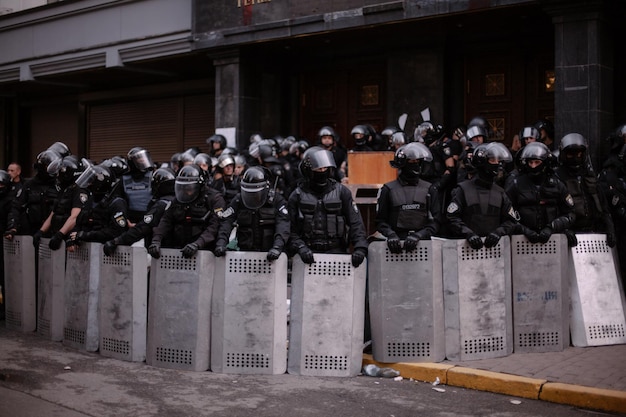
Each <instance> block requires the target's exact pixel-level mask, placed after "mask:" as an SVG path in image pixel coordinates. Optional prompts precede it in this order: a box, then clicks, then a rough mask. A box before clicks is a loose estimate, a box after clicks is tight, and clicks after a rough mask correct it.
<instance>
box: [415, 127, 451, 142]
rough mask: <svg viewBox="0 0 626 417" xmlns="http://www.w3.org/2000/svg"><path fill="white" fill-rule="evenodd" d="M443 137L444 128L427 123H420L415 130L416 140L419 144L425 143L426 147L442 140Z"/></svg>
mask: <svg viewBox="0 0 626 417" xmlns="http://www.w3.org/2000/svg"><path fill="white" fill-rule="evenodd" d="M443 135H445V131H444V130H443V126H441V125H438V124H434V123H432V122H430V121H426V122H422V123H420V125H419V126H417V127H416V128H415V133H414V138H415V141H417V142H424V143H425V144H426V145H430V144H431V143H433V142H436V141H438V140H439V139H441V138H442V137H443Z"/></svg>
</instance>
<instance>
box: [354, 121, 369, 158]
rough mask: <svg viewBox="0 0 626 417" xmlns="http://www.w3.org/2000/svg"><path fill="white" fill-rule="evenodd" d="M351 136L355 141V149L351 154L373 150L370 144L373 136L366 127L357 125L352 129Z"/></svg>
mask: <svg viewBox="0 0 626 417" xmlns="http://www.w3.org/2000/svg"><path fill="white" fill-rule="evenodd" d="M350 136H352V139H353V140H354V147H353V148H352V149H351V150H350V151H351V152H369V151H372V150H373V149H372V148H371V147H370V146H369V142H370V141H371V140H372V134H371V133H370V131H369V129H368V128H367V126H365V125H356V126H354V127H353V128H352V131H351V132H350Z"/></svg>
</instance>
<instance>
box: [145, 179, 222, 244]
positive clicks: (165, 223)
mask: <svg viewBox="0 0 626 417" xmlns="http://www.w3.org/2000/svg"><path fill="white" fill-rule="evenodd" d="M225 205H226V204H225V202H224V197H223V196H222V195H221V194H220V193H219V192H218V191H216V190H214V189H212V188H209V187H206V186H205V187H203V188H202V190H201V191H200V194H199V196H198V197H197V198H196V199H195V200H193V201H192V202H191V203H181V202H179V201H178V200H174V201H173V202H172V206H171V207H170V208H169V209H168V210H166V211H165V213H164V214H163V217H162V218H161V221H160V222H159V225H158V226H156V227H155V228H154V229H153V236H152V244H157V245H159V246H163V247H172V248H182V247H184V246H185V245H187V244H188V243H195V244H196V245H198V248H199V249H209V250H212V249H213V247H214V246H215V239H216V238H217V232H218V227H219V222H220V218H221V216H222V213H223V211H224V207H225ZM165 245H167V246H165Z"/></svg>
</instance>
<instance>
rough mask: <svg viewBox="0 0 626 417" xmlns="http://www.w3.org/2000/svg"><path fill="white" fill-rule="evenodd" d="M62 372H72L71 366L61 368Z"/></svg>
mask: <svg viewBox="0 0 626 417" xmlns="http://www.w3.org/2000/svg"><path fill="white" fill-rule="evenodd" d="M63 370H65V371H71V370H72V367H71V366H66V367H65V368H63Z"/></svg>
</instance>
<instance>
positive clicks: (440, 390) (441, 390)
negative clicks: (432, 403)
mask: <svg viewBox="0 0 626 417" xmlns="http://www.w3.org/2000/svg"><path fill="white" fill-rule="evenodd" d="M433 390H434V391H437V392H446V390H445V389H443V388H436V387H435V388H433Z"/></svg>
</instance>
